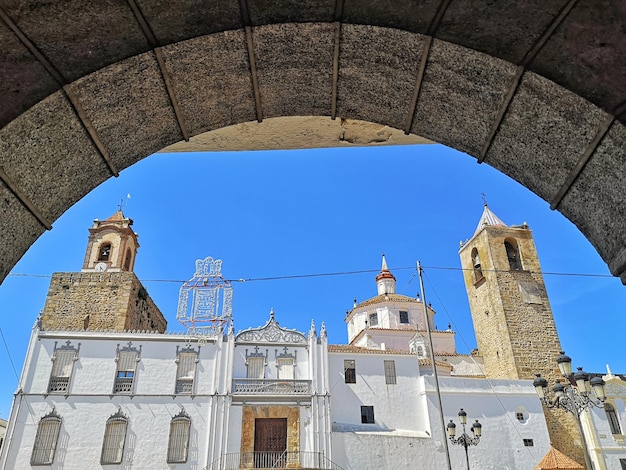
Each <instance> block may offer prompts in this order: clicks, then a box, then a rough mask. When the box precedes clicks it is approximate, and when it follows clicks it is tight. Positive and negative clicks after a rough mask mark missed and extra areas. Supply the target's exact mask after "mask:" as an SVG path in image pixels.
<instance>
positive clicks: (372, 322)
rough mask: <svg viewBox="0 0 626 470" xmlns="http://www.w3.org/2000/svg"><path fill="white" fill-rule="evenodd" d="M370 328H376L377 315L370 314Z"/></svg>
mask: <svg viewBox="0 0 626 470" xmlns="http://www.w3.org/2000/svg"><path fill="white" fill-rule="evenodd" d="M370 326H378V313H370Z"/></svg>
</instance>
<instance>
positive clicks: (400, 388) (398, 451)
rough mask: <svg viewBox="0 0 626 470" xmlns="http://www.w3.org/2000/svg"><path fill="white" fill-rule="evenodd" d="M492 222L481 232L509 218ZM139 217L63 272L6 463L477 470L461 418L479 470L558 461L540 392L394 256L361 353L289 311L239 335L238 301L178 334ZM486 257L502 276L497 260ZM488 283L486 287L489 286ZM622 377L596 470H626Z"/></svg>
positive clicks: (33, 354) (591, 421) (353, 318)
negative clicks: (430, 298)
mask: <svg viewBox="0 0 626 470" xmlns="http://www.w3.org/2000/svg"><path fill="white" fill-rule="evenodd" d="M485 211H486V212H485V214H483V218H481V223H480V224H479V227H478V229H477V232H476V234H475V235H474V237H477V235H480V233H482V231H483V230H484V229H485V227H487V226H491V225H494V226H495V225H498V224H500V225H501V221H499V219H497V218H495V216H493V218H492V217H491V216H492V213H491V212H490V211H489V209H488V208H487V207H485ZM485 221H486V222H485ZM494 221H497V223H495V222H494ZM131 224H132V221H130V219H127V218H126V217H125V216H124V215H123V214H122V213H121V212H118V213H116V214H114V215H113V216H112V217H111V218H109V219H106V220H104V221H95V222H94V226H93V227H92V228H91V229H90V238H89V243H88V249H87V253H86V256H85V263H84V265H83V269H82V271H81V272H77V273H56V274H55V275H54V276H53V279H52V282H51V287H50V291H49V294H48V298H47V301H46V306H45V307H44V311H43V313H42V315H41V317H40V318H39V319H38V321H37V324H36V325H35V327H34V329H33V332H32V335H31V340H30V343H29V346H28V351H27V356H26V359H25V363H24V368H23V371H22V376H21V378H20V382H19V387H18V390H17V392H16V394H15V398H14V404H13V407H12V410H11V415H10V418H9V421H8V426H7V430H6V437H5V441H4V445H3V446H2V449H1V453H0V469H7V470H8V469H30V468H40V467H42V466H43V467H44V468H52V469H68V470H73V469H76V470H83V469H86V468H89V469H92V468H120V469H130V468H141V469H193V470H205V469H206V470H231V469H233V470H234V469H243V468H299V469H329V470H330V469H333V470H340V469H344V470H348V469H354V470H357V469H358V470H369V469H371V470H380V469H390V470H391V469H399V468H408V467H409V466H411V467H413V466H415V467H417V468H423V469H433V470H439V469H446V468H448V465H449V464H448V462H451V465H452V468H464V465H465V459H466V454H465V450H464V448H463V447H462V446H455V445H452V443H451V442H449V439H448V435H447V430H446V426H447V425H448V423H449V422H450V421H451V420H452V421H454V422H455V423H456V425H457V434H460V433H461V432H462V431H463V429H461V425H460V423H459V416H458V413H459V410H460V409H461V408H463V409H464V410H466V411H467V415H468V427H467V433H468V434H471V431H470V427H471V425H472V423H473V422H474V421H476V420H479V421H480V422H481V423H482V425H483V432H482V436H481V438H480V443H479V445H476V446H473V447H471V449H470V450H469V461H470V463H471V467H472V468H480V469H494V470H495V469H497V470H504V469H509V470H514V469H515V470H518V469H520V470H523V469H528V470H532V469H534V468H536V467H537V466H538V464H539V463H540V461H541V460H542V458H544V456H547V455H548V454H549V453H550V451H551V441H552V443H553V444H554V439H553V438H551V437H550V434H549V426H548V425H547V424H546V419H545V417H544V413H545V410H544V408H543V407H542V404H541V402H540V401H539V399H538V397H537V394H536V393H535V389H534V388H533V385H532V381H531V380H529V378H528V377H524V376H512V375H511V374H510V373H509V375H508V376H507V373H503V372H501V370H505V369H504V366H502V365H500V364H495V365H494V364H493V363H490V362H489V361H488V360H485V358H484V357H483V355H480V354H472V355H463V354H458V353H457V352H456V347H455V340H454V336H455V334H454V332H453V331H451V330H450V329H448V330H445V331H437V330H436V329H435V326H434V325H435V323H434V315H435V312H434V310H433V309H432V308H431V307H430V306H428V305H425V304H424V303H423V302H422V301H421V300H420V299H418V298H411V297H406V296H402V295H399V294H397V293H396V289H395V277H394V276H393V274H392V273H391V271H390V270H389V269H388V267H387V263H386V260H385V258H384V257H383V260H382V266H381V271H380V273H379V274H378V275H377V276H376V289H377V290H376V295H375V296H373V297H372V298H370V299H367V300H365V301H363V302H361V303H358V304H357V303H356V301H355V305H354V308H353V309H352V310H351V311H350V312H348V313H347V315H346V324H347V329H348V339H349V341H348V344H342V345H333V344H328V338H327V332H326V329H325V326H324V325H320V326H319V328H318V327H317V326H316V325H314V324H311V327H310V329H309V331H306V332H300V331H295V330H292V329H289V328H286V327H283V326H281V324H280V323H283V320H285V323H288V320H287V316H288V315H287V314H284V317H285V319H283V318H282V313H281V314H280V315H277V314H275V313H274V312H273V311H272V312H270V314H269V318H267V319H266V322H265V324H264V325H263V326H261V327H258V328H248V329H245V330H243V331H239V332H235V331H234V329H233V328H232V323H231V322H229V315H230V312H229V308H230V307H229V306H226V307H227V308H226V310H227V311H228V313H227V314H226V315H221V316H219V322H213V323H212V325H213V326H215V325H217V327H213V328H206V329H203V328H195V329H192V331H190V332H189V333H188V334H187V333H186V334H168V333H165V327H166V322H165V319H164V318H163V316H162V314H161V312H160V311H159V310H158V307H156V306H155V305H154V303H153V302H152V301H151V299H150V297H149V296H148V295H147V292H146V290H145V289H144V288H143V286H141V283H140V282H139V281H138V280H137V278H136V277H135V275H134V273H133V272H132V269H133V266H134V263H135V256H136V253H137V249H138V247H139V244H138V241H137V235H136V234H135V233H134V232H132V230H131V229H130V225H131ZM505 228H506V227H499V229H505ZM516 230H517V229H516ZM523 230H527V228H526V229H523ZM514 233H517V232H514ZM524 235H525V232H524ZM507 236H509V235H507ZM472 240H474V238H473V239H472ZM472 240H470V241H468V242H466V245H465V246H466V248H467V249H472V251H471V253H472V256H471V257H470V259H471V263H473V264H472V265H471V269H470V270H469V271H470V274H472V275H474V276H475V275H476V269H477V268H476V259H477V256H474V255H475V254H476V253H478V251H476V253H475V252H474V250H473V246H472V245H471V244H472ZM479 241H480V240H479ZM477 246H478V248H481V246H480V244H479V245H477ZM517 248H518V250H519V251H518V253H519V252H525V253H531V251H526V246H525V245H524V243H520V245H519V246H518V247H517ZM461 251H462V253H461V254H462V260H463V248H462V250H461ZM505 256H506V253H505ZM526 256H528V255H526ZM526 260H528V258H526ZM526 260H524V261H523V262H526ZM495 261H497V260H494V262H495ZM199 263H200V264H197V266H200V269H201V270H204V271H202V272H200V274H201V275H202V274H203V273H204V274H211V275H212V276H213V277H215V278H216V279H218V281H219V279H220V276H221V274H220V268H221V263H220V262H219V261H216V260H212V259H211V258H207V259H206V260H199ZM481 263H482V264H480V265H478V268H479V269H481V270H482V271H483V272H482V275H483V276H484V277H488V276H489V275H490V274H489V269H488V267H487V265H488V260H486V259H484V257H483V259H482V260H481ZM485 282H490V280H489V279H486V281H483V279H482V278H480V279H478V280H476V279H475V277H472V278H471V286H472V288H473V289H482V286H483V284H485ZM524 282H525V283H526V287H528V286H529V285H530V283H531V281H530V280H528V279H526V280H524ZM204 284H205V285H206V284H207V282H204ZM218 287H219V286H218ZM219 291H220V290H219V289H216V290H214V291H213V292H214V293H213V294H211V295H210V296H209V297H203V298H202V299H203V300H204V301H206V300H207V299H209V298H210V299H212V300H211V302H212V303H210V305H211V309H214V307H216V306H218V304H220V303H223V305H221V306H222V307H223V306H224V304H227V303H229V302H230V300H229V299H230V297H229V296H230V294H228V295H226V296H223V297H220V296H219ZM216 292H217V294H215V293H216ZM214 294H215V295H214ZM222 294H223V293H222ZM490 295H491V294H490ZM211 296H213V297H211ZM197 299H198V298H196V300H197ZM478 300H479V301H480V299H478ZM203 305H204V306H205V307H206V305H208V304H206V303H204V304H203ZM191 308H193V307H191ZM212 311H213V310H212ZM279 316H281V318H280V320H281V322H280V323H279V321H278V320H279V318H278V317H279ZM216 318H217V317H215V318H214V319H216ZM261 321H263V319H261ZM195 326H197V325H195ZM477 330H478V328H477ZM481 333H482V334H490V332H489V328H488V326H487V327H484V328H483V329H482V330H481ZM481 333H477V334H481ZM429 338H432V343H431V342H430V339H429ZM483 340H484V338H483ZM557 340H558V339H557ZM498 347H500V346H498ZM431 348H432V353H433V355H434V359H435V361H434V362H435V363H434V365H433V363H432V360H431ZM484 349H486V350H487V351H489V346H485V347H484ZM498 351H499V352H498V356H499V355H500V354H501V355H502V356H505V354H507V353H506V351H505V350H504V349H501V350H498ZM479 353H482V350H481V338H480V337H479ZM492 359H493V358H491V359H490V360H492ZM509 366H510V365H506V367H509ZM511 367H517V366H511ZM498 368H500V369H498ZM518 369H519V370H522V368H521V367H518ZM516 370H517V369H516ZM491 371H494V372H491ZM435 372H436V374H435ZM519 375H522V374H519ZM606 379H607V384H608V390H609V391H610V392H611V393H612V395H611V396H610V397H609V398H610V403H611V409H612V413H608V414H607V413H606V412H604V411H603V410H594V411H590V412H589V413H588V416H587V417H586V418H585V419H586V421H584V424H585V435H586V437H587V441H588V444H589V448H590V451H591V453H592V454H593V455H594V462H596V464H595V468H597V469H608V470H620V469H622V468H624V467H623V466H622V465H624V463H622V462H623V461H622V460H621V459H623V458H626V452H625V451H624V446H623V444H624V442H623V435H621V429H622V428H621V422H622V419H625V418H626V414H625V412H624V399H625V398H626V382H624V381H623V380H622V379H621V377H619V376H607V377H606ZM616 426H618V427H616ZM618 430H619V433H618ZM574 444H575V443H574ZM537 468H544V469H547V468H550V467H537ZM554 468H559V467H554ZM568 468H578V467H568ZM579 468H582V466H580V467H579Z"/></svg>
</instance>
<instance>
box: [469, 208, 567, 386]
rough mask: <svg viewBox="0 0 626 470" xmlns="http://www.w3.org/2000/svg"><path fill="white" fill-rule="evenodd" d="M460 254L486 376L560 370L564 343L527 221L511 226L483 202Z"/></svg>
mask: <svg viewBox="0 0 626 470" xmlns="http://www.w3.org/2000/svg"><path fill="white" fill-rule="evenodd" d="M459 254H460V256H461V264H462V266H463V276H464V280H465V288H466V290H467V295H468V299H469V303H470V309H471V312H472V320H473V321H474V328H475V330H476V340H477V343H478V350H479V352H480V354H481V355H482V356H483V358H484V360H485V371H486V373H487V376H488V377H490V378H501V379H533V378H534V377H535V374H536V373H546V372H548V371H554V372H555V373H556V370H557V369H556V363H555V362H554V360H555V358H556V357H558V356H559V352H560V351H561V343H560V341H559V337H558V335H557V332H556V326H555V324H554V318H553V316H552V310H551V308H550V302H549V300H548V294H547V293H546V287H545V284H544V281H543V276H542V274H541V266H540V264H539V257H538V256H537V250H536V248H535V243H534V241H533V236H532V232H531V230H530V229H529V227H528V225H526V223H524V224H523V225H514V226H507V225H506V224H505V223H504V222H502V220H500V219H499V218H498V217H497V216H496V215H495V214H494V213H493V212H491V210H490V209H489V207H488V206H487V205H486V204H485V207H484V210H483V214H482V217H481V218H480V221H479V223H478V227H477V228H476V231H475V232H474V235H473V236H472V238H471V239H470V240H468V241H467V242H465V243H464V244H463V245H462V246H461V249H460V251H459Z"/></svg>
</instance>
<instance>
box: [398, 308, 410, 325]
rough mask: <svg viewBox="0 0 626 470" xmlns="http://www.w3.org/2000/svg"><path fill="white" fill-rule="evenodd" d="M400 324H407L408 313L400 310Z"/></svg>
mask: <svg viewBox="0 0 626 470" xmlns="http://www.w3.org/2000/svg"><path fill="white" fill-rule="evenodd" d="M400 323H403V324H408V323H409V312H408V311H406V310H400Z"/></svg>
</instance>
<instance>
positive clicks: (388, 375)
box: [385, 361, 396, 384]
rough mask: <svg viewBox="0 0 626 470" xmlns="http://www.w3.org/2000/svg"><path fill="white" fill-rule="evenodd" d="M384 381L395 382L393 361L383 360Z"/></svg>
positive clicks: (394, 364) (387, 382)
mask: <svg viewBox="0 0 626 470" xmlns="http://www.w3.org/2000/svg"><path fill="white" fill-rule="evenodd" d="M385 383H386V384H395V383H396V363H395V361H385Z"/></svg>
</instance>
